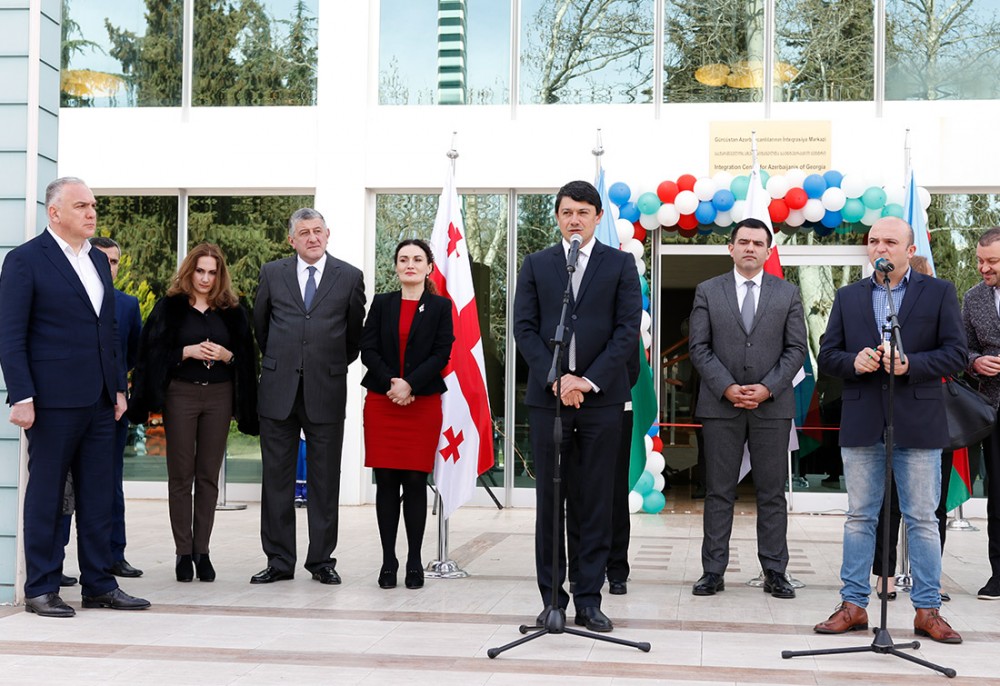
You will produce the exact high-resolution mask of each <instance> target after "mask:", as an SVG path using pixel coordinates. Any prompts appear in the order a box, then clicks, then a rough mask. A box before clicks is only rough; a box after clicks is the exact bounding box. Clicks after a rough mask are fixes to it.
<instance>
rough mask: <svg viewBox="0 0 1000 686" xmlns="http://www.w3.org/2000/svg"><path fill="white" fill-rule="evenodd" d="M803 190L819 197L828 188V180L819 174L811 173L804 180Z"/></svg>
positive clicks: (812, 196)
mask: <svg viewBox="0 0 1000 686" xmlns="http://www.w3.org/2000/svg"><path fill="white" fill-rule="evenodd" d="M802 190H804V191H805V192H806V195H808V196H809V197H810V198H819V197H821V196H822V195H823V191H825V190H826V181H825V180H824V179H823V177H822V176H820V175H819V174H810V175H809V176H807V177H806V178H805V179H804V180H803V181H802Z"/></svg>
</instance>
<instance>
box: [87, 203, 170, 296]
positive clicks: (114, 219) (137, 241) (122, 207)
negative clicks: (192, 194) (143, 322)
mask: <svg viewBox="0 0 1000 686" xmlns="http://www.w3.org/2000/svg"><path fill="white" fill-rule="evenodd" d="M97 225H98V227H99V228H100V233H101V235H103V236H110V237H111V238H113V239H115V240H116V241H117V242H118V244H119V245H120V246H121V249H122V255H123V257H126V256H127V257H128V258H129V269H128V271H127V272H126V271H124V270H122V272H121V273H120V274H119V280H121V279H122V277H123V276H127V277H128V280H129V282H131V283H134V284H135V285H133V286H130V285H129V284H128V283H126V284H124V287H122V290H124V291H125V292H126V293H130V294H131V295H135V296H137V297H138V296H139V295H140V293H139V290H138V285H140V284H146V285H147V286H148V288H149V290H150V292H151V293H152V294H153V298H154V299H156V298H159V297H162V296H163V295H164V294H165V293H166V292H167V287H168V286H169V285H170V279H171V278H172V277H173V275H174V271H175V270H176V269H177V249H176V243H177V198H176V197H164V196H102V197H99V198H98V199H97Z"/></svg>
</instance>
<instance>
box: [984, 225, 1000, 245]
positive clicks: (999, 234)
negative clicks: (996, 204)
mask: <svg viewBox="0 0 1000 686" xmlns="http://www.w3.org/2000/svg"><path fill="white" fill-rule="evenodd" d="M997 241H1000V226H994V227H993V228H992V229H986V231H984V232H983V235H982V236H980V237H979V245H981V246H983V247H984V248H985V247H986V246H987V245H993V244H994V243H996V242H997Z"/></svg>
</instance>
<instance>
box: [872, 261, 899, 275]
mask: <svg viewBox="0 0 1000 686" xmlns="http://www.w3.org/2000/svg"><path fill="white" fill-rule="evenodd" d="M874 267H875V271H877V272H882V273H883V274H888V273H889V272H891V271H892V270H893V269H895V267H894V266H893V265H892V262H890V261H889V260H887V259H885V258H884V257H880V258H878V259H877V260H875V264H874Z"/></svg>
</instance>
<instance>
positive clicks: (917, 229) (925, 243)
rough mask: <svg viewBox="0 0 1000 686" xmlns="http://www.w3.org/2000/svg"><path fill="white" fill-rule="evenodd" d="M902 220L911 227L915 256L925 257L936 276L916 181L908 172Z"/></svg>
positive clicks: (911, 173) (911, 172)
mask: <svg viewBox="0 0 1000 686" xmlns="http://www.w3.org/2000/svg"><path fill="white" fill-rule="evenodd" d="M903 219H904V220H905V221H906V222H907V223H908V224H909V225H910V226H912V227H913V243H914V245H916V246H917V252H916V253H915V254H917V255H920V256H921V257H926V258H927V262H928V263H929V264H930V265H931V273H932V274H933V275H934V276H937V270H936V269H935V268H934V257H933V256H932V255H931V242H930V239H929V238H928V235H927V221H926V220H925V219H924V208H923V207H921V206H920V194H919V193H917V181H916V177H915V176H914V174H913V170H912V169H911V170H910V183H909V185H908V186H907V187H906V200H904V201H903Z"/></svg>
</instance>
